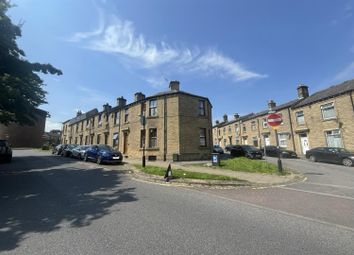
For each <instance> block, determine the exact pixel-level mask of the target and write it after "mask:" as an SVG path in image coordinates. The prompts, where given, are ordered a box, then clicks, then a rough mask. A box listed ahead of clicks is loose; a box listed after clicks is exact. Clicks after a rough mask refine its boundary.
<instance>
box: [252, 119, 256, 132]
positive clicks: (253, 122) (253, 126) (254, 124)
mask: <svg viewBox="0 0 354 255" xmlns="http://www.w3.org/2000/svg"><path fill="white" fill-rule="evenodd" d="M251 130H252V131H255V130H257V127H256V122H255V121H252V122H251Z"/></svg>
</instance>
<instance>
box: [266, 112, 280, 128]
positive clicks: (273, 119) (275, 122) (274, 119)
mask: <svg viewBox="0 0 354 255" xmlns="http://www.w3.org/2000/svg"><path fill="white" fill-rule="evenodd" d="M267 122H268V125H269V126H271V127H277V126H279V125H280V124H281V123H282V122H283V119H282V117H281V115H280V114H277V113H271V114H269V115H268V118H267Z"/></svg>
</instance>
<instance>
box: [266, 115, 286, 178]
mask: <svg viewBox="0 0 354 255" xmlns="http://www.w3.org/2000/svg"><path fill="white" fill-rule="evenodd" d="M282 121H283V120H282V116H281V115H280V114H277V113H275V112H274V111H272V112H270V114H269V115H268V117H267V122H268V125H270V126H271V127H272V128H273V129H274V133H275V141H276V143H277V148H278V171H279V173H283V164H282V162H281V155H280V154H281V153H280V146H279V137H278V130H277V129H278V127H279V125H280V124H281V123H282Z"/></svg>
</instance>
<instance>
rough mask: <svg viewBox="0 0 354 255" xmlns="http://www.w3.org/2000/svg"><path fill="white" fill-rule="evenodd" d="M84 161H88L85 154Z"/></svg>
mask: <svg viewBox="0 0 354 255" xmlns="http://www.w3.org/2000/svg"><path fill="white" fill-rule="evenodd" d="M84 161H85V162H87V161H88V157H87V154H85V155H84Z"/></svg>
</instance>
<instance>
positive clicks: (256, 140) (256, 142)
mask: <svg viewBox="0 0 354 255" xmlns="http://www.w3.org/2000/svg"><path fill="white" fill-rule="evenodd" d="M252 141H253V146H254V147H258V137H256V136H255V137H253V138H252Z"/></svg>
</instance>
